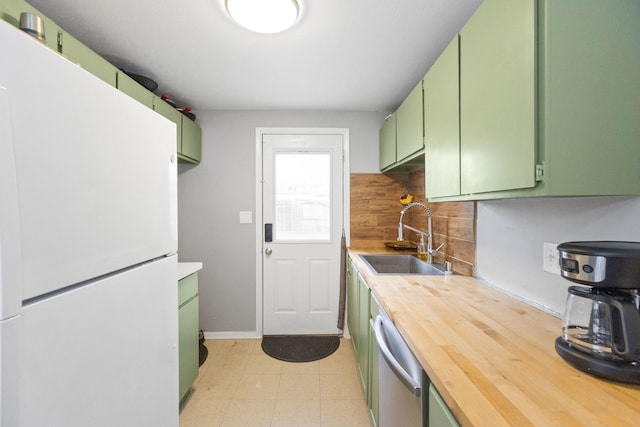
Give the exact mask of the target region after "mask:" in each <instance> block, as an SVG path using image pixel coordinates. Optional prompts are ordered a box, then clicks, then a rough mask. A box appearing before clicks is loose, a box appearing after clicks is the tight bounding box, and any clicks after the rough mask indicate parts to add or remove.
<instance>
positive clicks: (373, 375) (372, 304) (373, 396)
mask: <svg viewBox="0 0 640 427" xmlns="http://www.w3.org/2000/svg"><path fill="white" fill-rule="evenodd" d="M369 313H370V315H369V396H368V403H369V414H370V417H371V420H372V421H373V426H374V427H376V426H377V425H378V415H379V407H380V405H379V386H380V381H379V377H378V369H379V366H378V344H377V343H376V336H375V329H374V322H375V319H376V316H377V315H378V313H379V307H378V302H377V301H376V300H375V298H374V297H373V294H370V298H369Z"/></svg>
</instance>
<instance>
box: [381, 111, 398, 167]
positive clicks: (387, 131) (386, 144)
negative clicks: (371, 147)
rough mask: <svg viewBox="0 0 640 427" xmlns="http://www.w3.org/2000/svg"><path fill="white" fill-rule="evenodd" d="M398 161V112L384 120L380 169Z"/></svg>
mask: <svg viewBox="0 0 640 427" xmlns="http://www.w3.org/2000/svg"><path fill="white" fill-rule="evenodd" d="M395 162H396V114H395V113H393V114H391V115H390V116H389V117H387V118H386V119H385V120H384V125H382V127H381V128H380V170H383V169H385V168H387V167H388V166H391V165H392V164H394V163H395Z"/></svg>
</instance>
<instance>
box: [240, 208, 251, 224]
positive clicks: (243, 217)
mask: <svg viewBox="0 0 640 427" xmlns="http://www.w3.org/2000/svg"><path fill="white" fill-rule="evenodd" d="M252 222H253V216H252V212H251V211H240V224H251V223H252Z"/></svg>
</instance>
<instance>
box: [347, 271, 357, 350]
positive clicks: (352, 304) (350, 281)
mask: <svg viewBox="0 0 640 427" xmlns="http://www.w3.org/2000/svg"><path fill="white" fill-rule="evenodd" d="M347 265H348V269H347V326H348V327H349V334H350V335H351V344H352V345H353V351H354V352H355V353H356V354H357V352H358V281H357V277H358V270H357V269H356V268H355V266H354V265H353V261H351V258H349V263H348V264H347Z"/></svg>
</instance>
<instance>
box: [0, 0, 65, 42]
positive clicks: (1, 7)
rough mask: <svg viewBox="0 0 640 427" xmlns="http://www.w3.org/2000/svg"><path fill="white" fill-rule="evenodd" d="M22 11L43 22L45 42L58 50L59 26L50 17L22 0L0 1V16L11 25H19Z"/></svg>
mask: <svg viewBox="0 0 640 427" xmlns="http://www.w3.org/2000/svg"><path fill="white" fill-rule="evenodd" d="M22 12H28V13H33V14H34V15H38V16H39V17H40V18H41V19H42V22H43V23H44V35H45V44H46V45H47V47H49V48H50V49H53V50H55V51H58V52H59V51H60V50H59V48H58V33H59V32H60V31H61V30H60V28H59V27H58V26H57V25H56V23H55V22H53V21H52V20H51V19H49V18H48V17H46V16H45V15H43V14H42V13H40V11H38V10H37V9H35V8H34V7H33V6H31V5H30V4H29V3H27V2H26V1H24V0H2V1H0V18H2V19H3V20H5V21H7V22H8V23H10V24H11V25H14V26H16V27H20V14H21V13H22Z"/></svg>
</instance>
